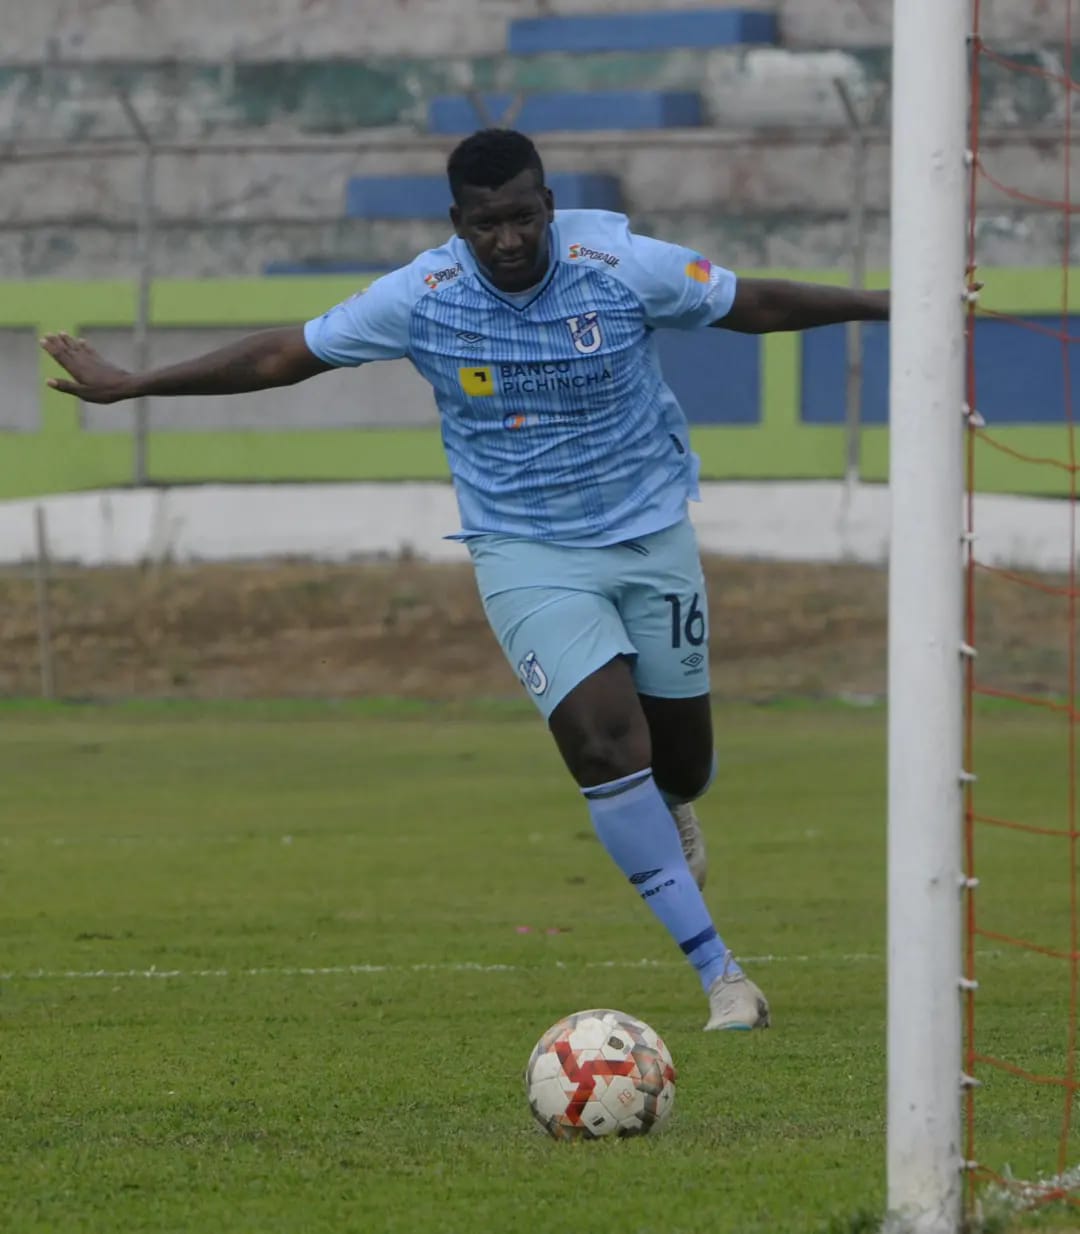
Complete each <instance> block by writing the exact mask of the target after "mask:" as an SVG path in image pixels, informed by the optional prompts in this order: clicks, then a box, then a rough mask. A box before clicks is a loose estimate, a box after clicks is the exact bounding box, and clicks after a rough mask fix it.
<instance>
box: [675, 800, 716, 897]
mask: <svg viewBox="0 0 1080 1234" xmlns="http://www.w3.org/2000/svg"><path fill="white" fill-rule="evenodd" d="M671 817H672V818H673V819H674V820H675V826H676V827H677V828H678V829H679V839H680V840H681V841H682V851H683V856H684V857H685V858H686V864H687V865H688V866H689V867H690V873H691V874H692V875H693V876H694V882H695V883H697V885H698V888H699V889H700V890H701V891H704V890H705V875H706V873H707V872H708V869H709V859H708V857H707V856H706V855H705V837H704V836H703V835H702V834H701V823H700V821H699V820H698V816H697V814H696V813H695V811H694V807H693V805H692V803H691V802H689V801H687V802H685V803H684V804H683V805H678V806H672V807H671Z"/></svg>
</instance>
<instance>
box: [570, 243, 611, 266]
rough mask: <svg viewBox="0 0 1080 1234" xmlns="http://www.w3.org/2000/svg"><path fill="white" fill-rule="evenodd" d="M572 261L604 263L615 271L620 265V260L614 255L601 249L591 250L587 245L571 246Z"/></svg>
mask: <svg viewBox="0 0 1080 1234" xmlns="http://www.w3.org/2000/svg"><path fill="white" fill-rule="evenodd" d="M569 254H570V260H571V261H602V262H603V263H604V265H605V266H610V267H611V268H612V269H613V270H614V268H615V267H616V266H617V265H618V264H619V258H618V257H616V256H615V254H614V253H605V252H603V251H602V250H600V249H591V248H589V246H588V245H587V244H571V245H570V249H569Z"/></svg>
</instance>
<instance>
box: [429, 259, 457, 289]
mask: <svg viewBox="0 0 1080 1234" xmlns="http://www.w3.org/2000/svg"><path fill="white" fill-rule="evenodd" d="M461 273H462V268H461V263H460V262H459V263H458V264H457V265H456V266H447V267H446V269H445V270H432V272H431V273H430V274H425V275H424V282H425V283H426V284H427V285H428V289H429V290H431V291H435V290H436V289H437V288H439V287H441V286H442V285H443V283H450V282H452V281H453V280H454V279H456V278H457V277H458V275H459V274H461Z"/></svg>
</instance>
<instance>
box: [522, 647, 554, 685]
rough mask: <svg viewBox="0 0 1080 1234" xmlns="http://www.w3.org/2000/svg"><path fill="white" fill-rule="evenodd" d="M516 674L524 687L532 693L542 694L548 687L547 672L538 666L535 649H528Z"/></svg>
mask: <svg viewBox="0 0 1080 1234" xmlns="http://www.w3.org/2000/svg"><path fill="white" fill-rule="evenodd" d="M518 676H519V677H520V678H521V684H522V685H523V686H524V687H525V689H526V690H531V691H532V692H533V693H534V694H543V693H544V691H545V690H546V689H547V688H548V678H547V673H545V672H544V670H543V669H542V668H541V667H540V661H539V660H538V659H537V658H536V652H535V651H530V652H529V653H528V654H527V655H526V656H525V658H524V659H523V660H522V661H521V663H520V664H519V665H518Z"/></svg>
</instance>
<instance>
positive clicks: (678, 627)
mask: <svg viewBox="0 0 1080 1234" xmlns="http://www.w3.org/2000/svg"><path fill="white" fill-rule="evenodd" d="M664 601H665V603H667V604H668V605H669V606H670V609H671V646H672V649H673V650H674V651H685V652H686V654H685V655H683V656H682V657H681V659H680V662H681V663H682V664H683V665H685V667H686V673H685V675H686V676H687V677H696V676H697V675H698V674H699V673H701V672H703V671H704V665H705V660H706V658H707V657H706V654H705V651H704V649H703V644H704V642H705V639H706V637H707V636H708V631H707V629H706V626H705V614H704V612H703V611H702V609H701V598H700V596H699V594H698V592H696V591H695V592H694V594H693V597H692V598H691V599H690V601H689V603H687V601H686V600H684V599H683V598H682V597H681V596H677V595H666V596H664Z"/></svg>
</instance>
